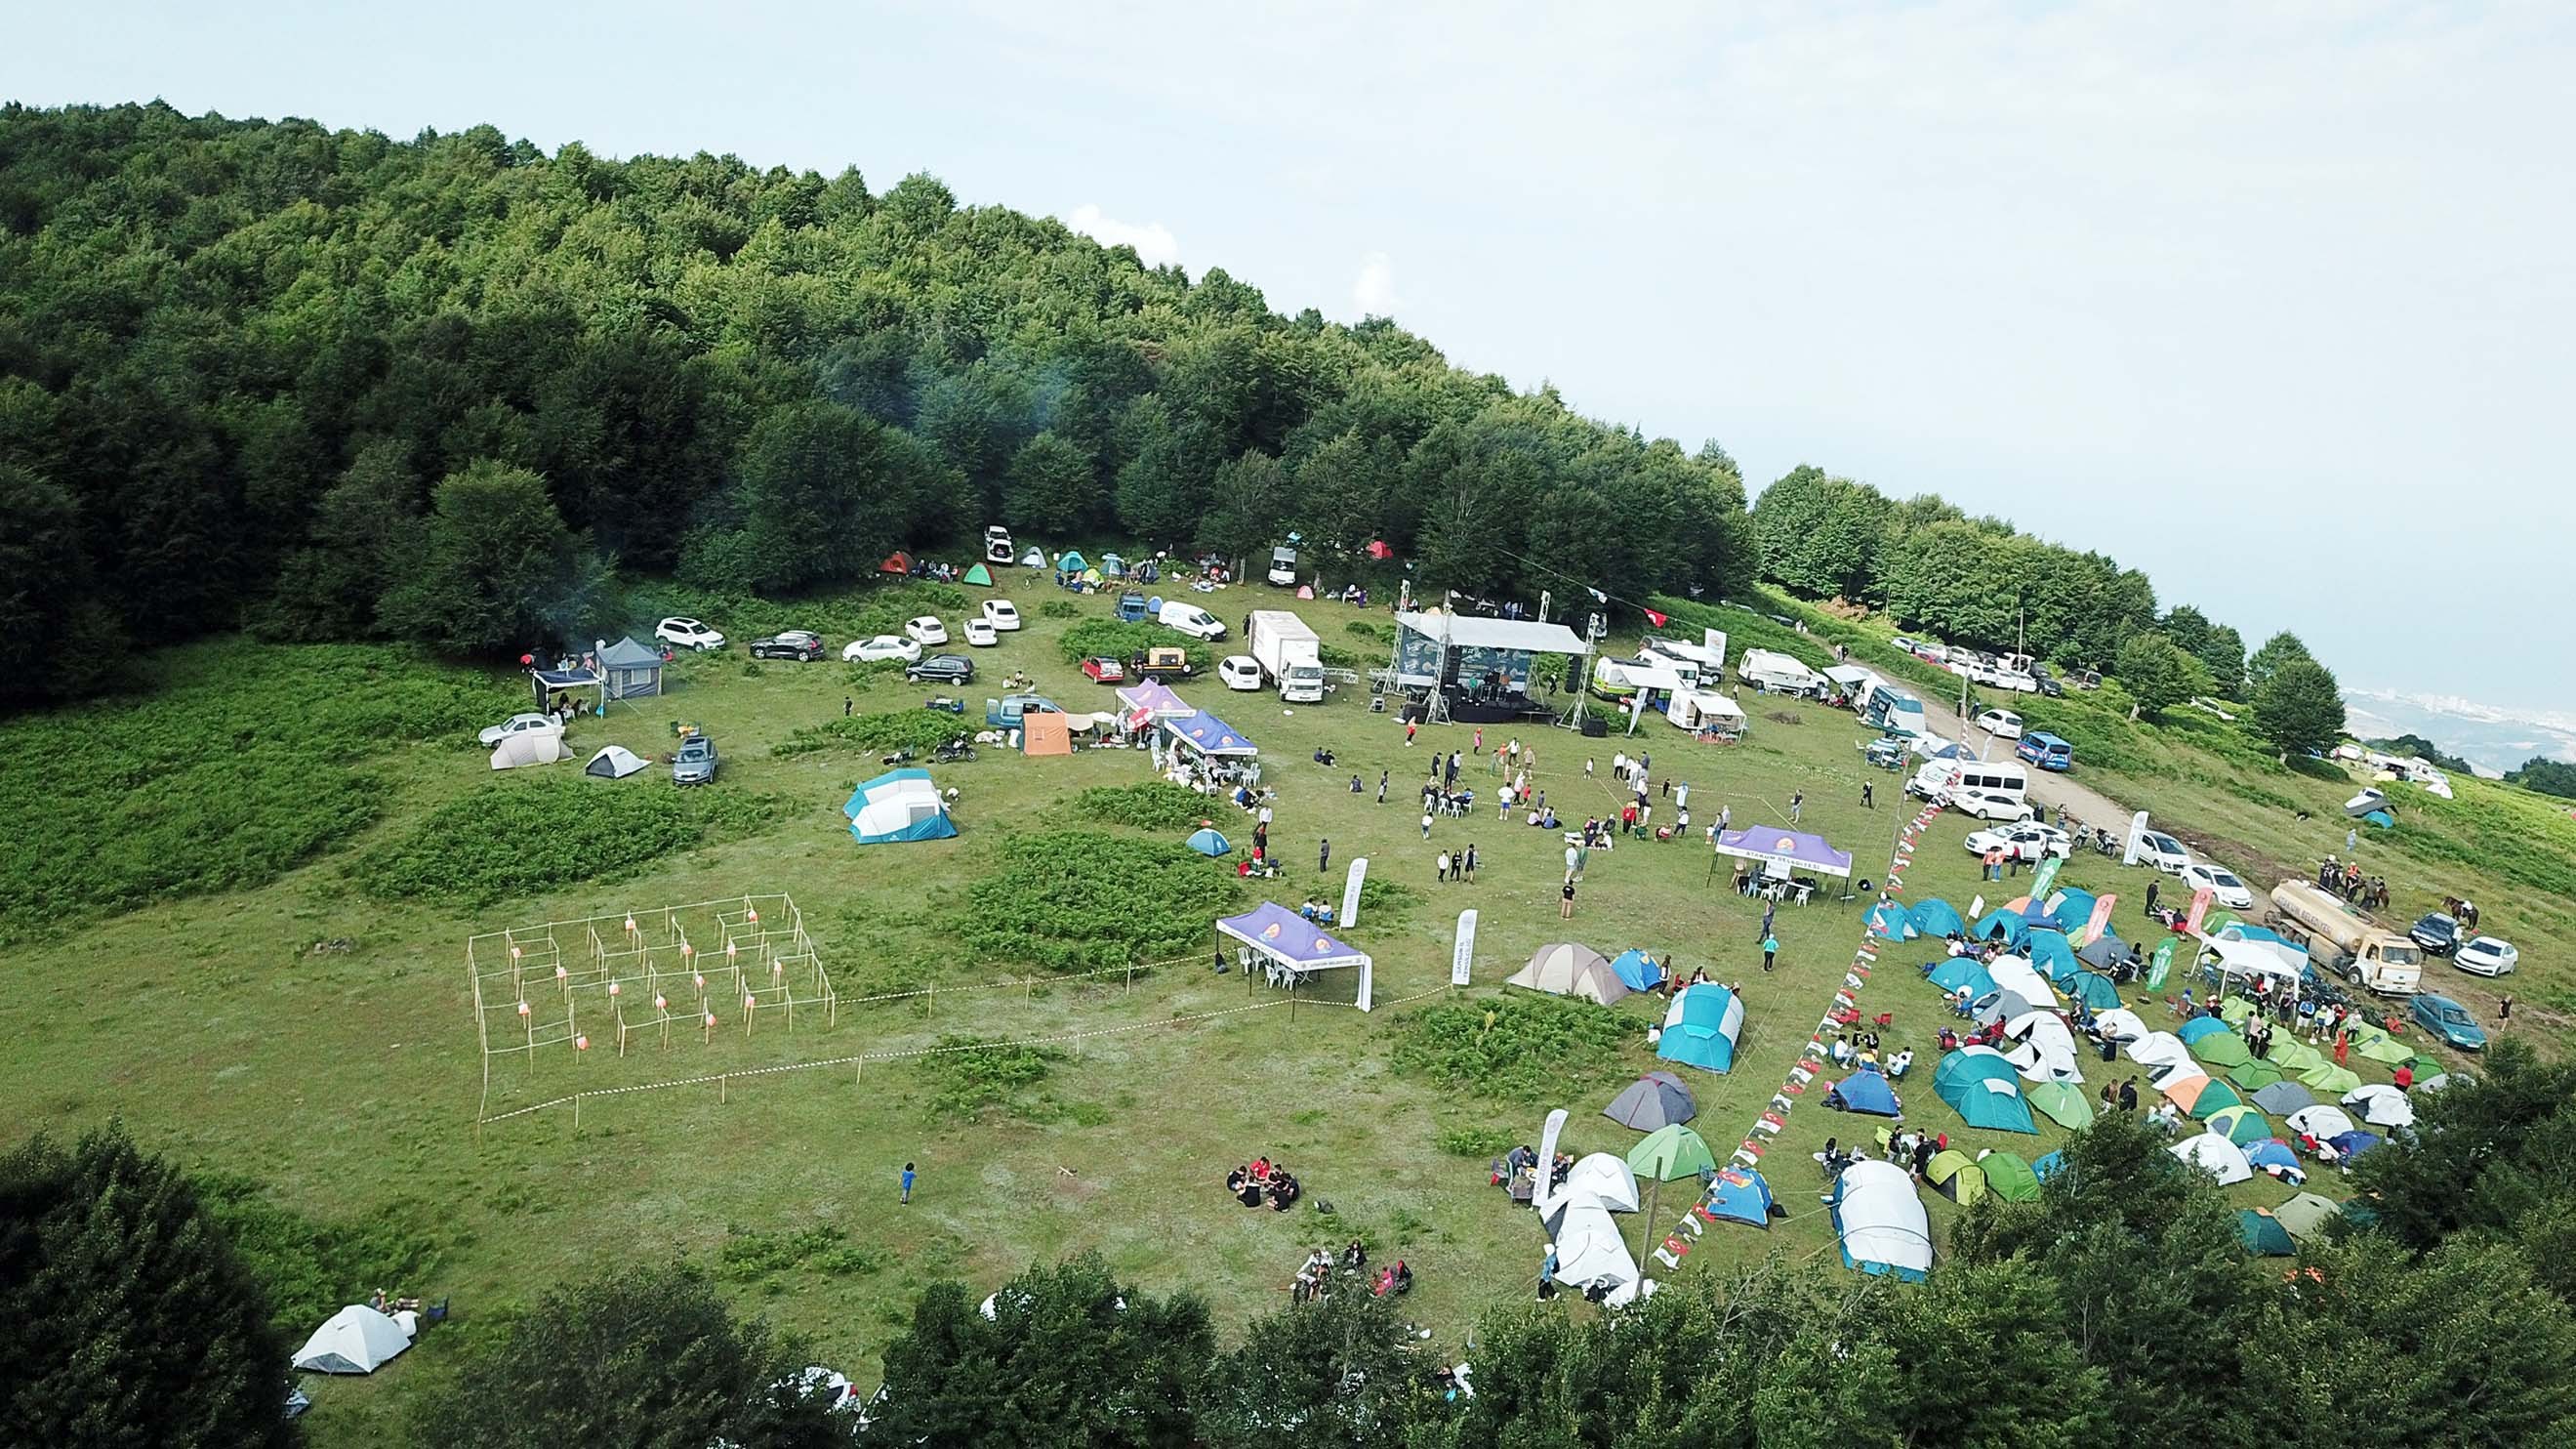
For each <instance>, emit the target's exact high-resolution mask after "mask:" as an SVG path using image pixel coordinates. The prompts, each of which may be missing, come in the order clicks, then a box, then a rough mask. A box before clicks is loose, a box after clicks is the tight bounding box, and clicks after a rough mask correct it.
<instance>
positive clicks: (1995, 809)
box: [1950, 787, 2031, 821]
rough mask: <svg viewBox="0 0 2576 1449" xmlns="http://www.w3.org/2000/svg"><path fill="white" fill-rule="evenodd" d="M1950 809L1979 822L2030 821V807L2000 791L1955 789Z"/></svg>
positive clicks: (1953, 789) (1951, 794)
mask: <svg viewBox="0 0 2576 1449" xmlns="http://www.w3.org/2000/svg"><path fill="white" fill-rule="evenodd" d="M1950 808H1951V809H1953V810H1956V811H1958V812H1959V813H1960V814H1962V815H1973V816H1975V817H1977V818H1978V819H1979V820H2015V821H2019V820H2028V819H2029V818H2030V817H2031V809H2030V807H2029V806H2028V805H2025V804H2023V803H2022V802H2021V801H2019V800H2016V799H2014V798H2013V797H2011V796H2010V795H2007V794H2004V793H2003V792H2002V791H2000V790H1971V789H1967V788H1965V787H1954V788H1952V790H1951V791H1950Z"/></svg>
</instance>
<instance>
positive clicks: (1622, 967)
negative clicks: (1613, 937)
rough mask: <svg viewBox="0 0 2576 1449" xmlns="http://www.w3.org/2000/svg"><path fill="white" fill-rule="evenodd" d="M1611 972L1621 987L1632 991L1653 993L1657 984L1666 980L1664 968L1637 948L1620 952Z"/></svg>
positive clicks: (1611, 964)
mask: <svg viewBox="0 0 2576 1449" xmlns="http://www.w3.org/2000/svg"><path fill="white" fill-rule="evenodd" d="M1610 971H1611V974H1612V975H1615V976H1617V977H1618V978H1619V984H1620V985H1622V986H1625V987H1627V988H1628V989H1629V990H1631V991H1652V990H1654V989H1655V983H1656V982H1658V981H1661V980H1663V979H1664V968H1663V967H1661V966H1658V965H1656V964H1655V962H1654V958H1653V957H1650V956H1648V955H1647V954H1646V953H1645V952H1643V951H1640V950H1637V949H1636V948H1635V947H1630V948H1629V949H1627V950H1625V951H1622V952H1620V953H1619V956H1618V959H1616V960H1614V961H1612V962H1611V963H1610Z"/></svg>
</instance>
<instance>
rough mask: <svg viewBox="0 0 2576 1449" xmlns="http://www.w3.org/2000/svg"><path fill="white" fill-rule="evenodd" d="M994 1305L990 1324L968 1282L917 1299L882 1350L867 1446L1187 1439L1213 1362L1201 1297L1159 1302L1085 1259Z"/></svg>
mask: <svg viewBox="0 0 2576 1449" xmlns="http://www.w3.org/2000/svg"><path fill="white" fill-rule="evenodd" d="M992 1304H993V1316H992V1317H990V1318H987V1317H985V1316H984V1315H983V1314H982V1313H981V1312H979V1311H978V1310H977V1308H976V1305H975V1300H974V1298H973V1297H972V1296H971V1295H970V1294H969V1293H968V1292H967V1290H966V1288H965V1287H964V1286H963V1285H962V1284H957V1283H934V1284H932V1285H931V1286H930V1287H929V1288H928V1289H926V1290H924V1291H923V1293H922V1295H921V1297H920V1299H919V1300H918V1301H917V1302H916V1303H915V1304H914V1305H913V1312H912V1322H911V1324H910V1326H908V1327H907V1328H906V1329H905V1330H904V1331H903V1332H902V1333H901V1334H899V1335H897V1336H896V1338H895V1340H894V1341H893V1342H892V1343H890V1344H888V1345H887V1346H886V1351H885V1400H884V1403H883V1404H882V1405H881V1406H879V1407H878V1408H876V1409H875V1410H873V1411H872V1414H871V1417H872V1422H871V1424H870V1427H869V1431H868V1434H867V1436H866V1442H869V1443H883V1444H925V1443H927V1444H979V1445H987V1446H992V1449H1007V1446H1012V1445H1023V1444H1025V1445H1033V1446H1034V1445H1049V1446H1052V1445H1058V1444H1089V1445H1101V1446H1110V1449H1118V1446H1126V1449H1164V1446H1170V1449H1178V1446H1182V1445H1186V1444H1188V1443H1190V1442H1191V1439H1192V1418H1191V1414H1190V1410H1189V1402H1190V1394H1191V1391H1192V1390H1193V1389H1194V1388H1195V1387H1196V1385H1197V1383H1198V1381H1199V1376H1200V1375H1201V1373H1202V1372H1204V1371H1205V1369H1206V1366H1207V1363H1208V1361H1209V1360H1210V1359H1212V1358H1214V1357H1215V1354H1216V1336H1215V1333H1214V1331H1213V1330H1212V1329H1211V1328H1210V1326H1209V1323H1208V1314H1207V1306H1206V1304H1204V1303H1203V1302H1201V1301H1200V1300H1199V1299H1198V1298H1197V1297H1195V1296H1192V1295H1189V1294H1182V1295H1177V1296H1175V1297H1172V1298H1167V1299H1164V1298H1155V1297H1152V1296H1150V1295H1148V1294H1146V1293H1145V1292H1143V1291H1142V1290H1141V1289H1138V1288H1136V1287H1135V1286H1133V1285H1132V1284H1122V1283H1120V1282H1118V1280H1117V1279H1116V1278H1115V1277H1114V1276H1112V1275H1111V1273H1110V1271H1109V1268H1108V1265H1107V1264H1105V1263H1103V1262H1101V1261H1100V1259H1099V1258H1098V1257H1096V1256H1086V1257H1079V1258H1073V1259H1069V1260H1067V1261H1066V1262H1064V1263H1062V1264H1059V1265H1057V1266H1054V1267H1033V1268H1030V1269H1029V1270H1028V1271H1026V1272H1024V1273H1022V1274H1020V1275H1019V1276H1018V1277H1016V1278H1013V1279H1012V1280H1011V1281H1009V1282H1008V1283H1005V1284H1003V1285H1002V1286H1001V1288H1000V1289H999V1290H998V1291H996V1292H995V1293H994V1295H993V1299H992Z"/></svg>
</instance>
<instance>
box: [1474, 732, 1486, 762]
mask: <svg viewBox="0 0 2576 1449" xmlns="http://www.w3.org/2000/svg"><path fill="white" fill-rule="evenodd" d="M1484 752H1485V727H1484V726H1483V725H1478V726H1476V749H1475V753H1477V754H1480V755H1481V754H1483V753H1484Z"/></svg>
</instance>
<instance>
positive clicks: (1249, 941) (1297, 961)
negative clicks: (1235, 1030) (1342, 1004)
mask: <svg viewBox="0 0 2576 1449" xmlns="http://www.w3.org/2000/svg"><path fill="white" fill-rule="evenodd" d="M1216 933H1217V934H1218V935H1220V936H1231V937H1233V938H1234V939H1235V940H1237V941H1239V942H1241V943H1243V944H1244V945H1245V946H1248V947H1250V948H1251V949H1252V950H1254V951H1257V952H1259V953H1261V955H1262V956H1263V957H1264V958H1266V959H1268V960H1270V961H1271V962H1273V963H1275V964H1277V965H1278V966H1279V967H1281V968H1282V969H1284V970H1286V971H1288V972H1289V973H1291V974H1292V975H1295V976H1303V975H1305V974H1306V973H1307V972H1309V971H1333V970H1338V969H1340V968H1342V967H1345V966H1356V967H1358V968H1359V971H1360V991H1359V1002H1358V1005H1359V1009H1360V1010H1362V1011H1366V1010H1368V1009H1369V999H1370V992H1371V988H1372V986H1373V985H1374V983H1375V979H1376V973H1377V965H1376V963H1375V962H1374V961H1372V960H1370V959H1369V954H1368V953H1367V952H1366V951H1363V950H1361V949H1359V948H1358V947H1357V946H1354V945H1352V944H1351V943H1350V942H1348V941H1345V940H1342V939H1341V938H1340V937H1338V936H1334V935H1332V934H1331V933H1329V932H1327V931H1326V930H1325V929H1324V928H1323V927H1322V926H1319V925H1317V924H1316V923H1314V922H1313V921H1310V920H1307V919H1306V918H1305V917H1304V916H1301V915H1299V914H1297V913H1296V912H1295V911H1292V910H1290V909H1288V908H1287V907H1286V906H1283V905H1280V904H1278V903H1277V902H1275V901H1263V902H1262V903H1261V904H1260V905H1258V906H1255V907H1253V908H1252V909H1251V910H1249V911H1246V912H1244V913H1243V914H1242V915H1239V916H1221V917H1219V918H1218V919H1217V923H1216ZM1247 984H1248V983H1247ZM1291 989H1292V990H1293V989H1294V988H1293V987H1292V988H1291Z"/></svg>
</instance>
